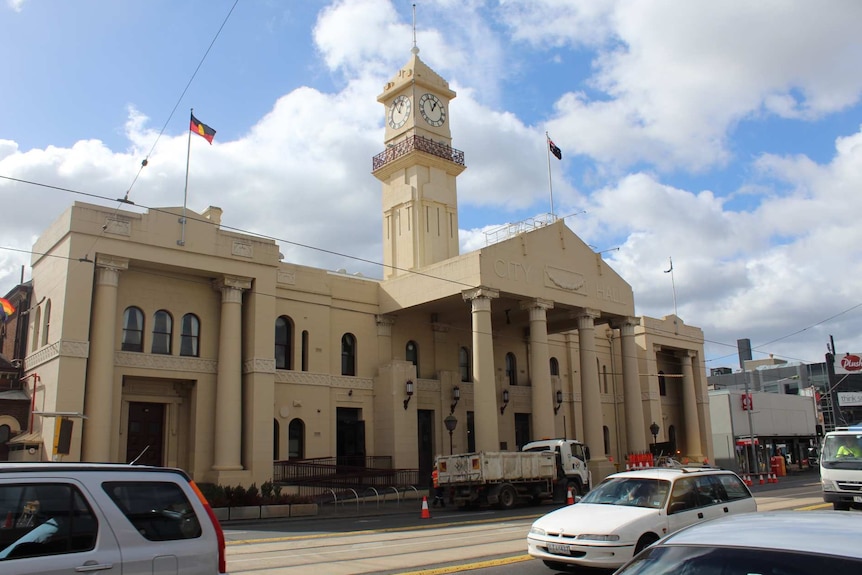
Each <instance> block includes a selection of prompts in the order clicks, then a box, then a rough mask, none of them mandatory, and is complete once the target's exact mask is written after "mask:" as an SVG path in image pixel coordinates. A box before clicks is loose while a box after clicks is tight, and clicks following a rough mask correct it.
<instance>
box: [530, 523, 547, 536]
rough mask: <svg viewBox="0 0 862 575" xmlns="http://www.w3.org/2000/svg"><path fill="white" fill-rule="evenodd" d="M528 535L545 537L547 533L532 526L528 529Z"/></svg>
mask: <svg viewBox="0 0 862 575" xmlns="http://www.w3.org/2000/svg"><path fill="white" fill-rule="evenodd" d="M530 535H547V533H545V530H544V529H542V528H541V527H536V526H535V525H533V526H532V527H530Z"/></svg>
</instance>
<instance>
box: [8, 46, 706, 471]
mask: <svg viewBox="0 0 862 575" xmlns="http://www.w3.org/2000/svg"><path fill="white" fill-rule="evenodd" d="M453 98H455V92H454V91H452V90H451V89H450V88H449V84H448V82H447V81H446V80H444V79H443V78H441V77H440V76H439V75H438V74H436V73H435V72H434V71H433V70H431V69H430V68H429V67H428V66H427V65H426V64H424V63H423V62H422V60H421V59H420V58H419V54H418V49H417V48H415V47H414V48H413V51H412V54H411V56H410V58H409V60H408V61H407V63H406V64H405V65H404V66H403V67H402V68H401V69H400V70H398V71H397V73H396V74H395V75H394V76H393V77H392V79H391V81H389V82H388V83H387V84H386V85H385V86H384V87H383V91H382V93H381V94H380V95H379V96H378V98H377V99H378V101H379V102H380V103H381V104H382V107H383V112H384V114H385V125H386V126H385V135H384V142H383V144H384V151H383V152H381V153H380V154H378V155H377V156H375V157H374V158H373V160H372V174H373V176H374V177H376V178H377V179H378V180H380V182H381V184H382V223H383V226H382V230H381V232H382V237H383V254H382V262H383V264H384V268H383V269H384V272H383V278H382V279H369V278H365V277H359V276H354V275H348V274H346V273H340V272H333V271H328V270H325V269H318V268H313V267H307V266H301V265H296V264H291V263H289V262H283V261H281V256H280V253H279V247H278V245H277V243H276V242H274V241H272V240H269V239H263V238H260V237H256V236H253V235H247V234H243V233H237V232H235V231H231V230H226V229H222V227H221V226H220V224H221V219H222V211H221V210H220V209H219V208H217V207H210V208H208V209H206V210H204V211H203V213H200V214H196V213H192V212H189V211H188V210H183V209H182V208H178V207H177V208H162V209H150V210H148V211H147V212H146V213H135V212H132V211H126V210H117V209H113V208H108V207H101V206H96V205H90V204H85V203H77V202H76V203H75V204H73V205H72V206H71V207H70V208H69V209H68V210H67V211H66V212H65V213H64V214H63V215H62V216H61V217H60V218H59V219H58V220H57V221H55V222H54V223H53V224H52V225H51V226H50V227H49V228H48V229H47V230H45V232H44V233H43V234H42V235H41V236H40V238H39V239H38V240H37V242H36V244H35V246H34V250H33V252H34V256H33V259H32V282H31V287H32V301H33V302H38V303H36V304H34V309H30V310H28V313H27V316H26V318H21V319H22V320H25V321H26V322H27V338H28V339H27V344H26V357H24V358H23V364H22V367H21V369H22V377H25V378H30V380H29V381H37V385H35V386H33V387H32V389H35V394H36V397H35V399H34V401H33V405H34V413H35V417H34V418H33V424H32V426H33V428H32V429H25V428H24V426H23V425H20V424H19V425H18V428H17V429H13V430H12V431H13V432H20V434H21V437H24V436H26V437H27V440H26V444H27V446H28V449H26V450H24V449H19V450H15V449H14V446H15V441H16V438H15V437H13V438H12V439H11V441H10V455H9V457H10V459H41V460H51V459H62V460H65V461H113V462H129V461H133V460H135V461H137V462H138V463H148V464H156V465H169V466H176V467H181V468H183V469H185V470H187V471H188V472H189V473H190V474H191V475H192V477H193V478H194V479H195V480H197V481H207V482H214V483H221V484H238V483H243V484H250V483H252V482H256V483H258V484H260V483H262V482H263V481H266V480H268V479H270V478H271V477H272V474H273V462H274V461H281V460H291V459H305V458H318V457H336V458H351V457H355V456H359V457H367V456H385V457H389V458H391V461H392V465H393V467H395V468H403V469H419V470H420V472H421V473H424V472H426V471H427V472H429V473H430V467H431V465H432V463H433V458H434V456H435V455H437V454H441V453H448V451H449V449H450V438H451V442H452V443H451V449H454V451H455V452H465V451H488V450H516V449H518V448H519V447H520V446H521V445H523V444H525V443H527V442H528V441H531V440H535V439H542V438H551V437H569V438H571V437H574V438H577V439H580V440H582V441H584V442H585V443H586V444H587V445H588V446H589V447H590V451H591V455H592V459H591V462H590V468H591V470H592V473H593V479H594V481H595V480H598V479H600V478H601V477H604V476H605V475H607V474H609V473H611V472H613V471H616V470H618V469H620V466H623V467H624V465H625V456H626V454H627V453H630V452H645V451H648V450H649V449H650V445H651V444H652V443H654V442H656V441H658V442H664V443H666V444H667V445H671V446H673V448H674V449H675V450H678V451H679V455H680V456H681V457H688V458H690V459H691V460H696V461H701V460H703V459H709V460H710V461H711V460H712V445H711V442H712V439H711V438H712V433H711V429H710V420H709V399H708V395H707V388H706V373H705V371H704V368H703V333H702V331H701V330H700V329H699V328H696V327H693V326H688V325H686V324H685V323H683V321H682V320H681V319H680V318H678V317H676V316H674V315H671V316H667V317H665V318H663V319H655V318H649V317H637V316H635V303H634V294H633V292H632V288H631V286H630V285H629V284H627V283H626V282H625V280H624V279H623V278H622V277H620V276H619V275H618V274H617V273H616V272H615V271H614V270H613V269H611V267H610V266H608V265H607V264H606V263H605V262H604V261H603V259H602V257H601V255H600V254H597V253H595V252H594V251H593V249H591V248H590V246H588V245H587V244H586V243H584V242H583V241H582V240H581V239H580V238H579V237H578V236H577V235H575V233H574V232H573V231H572V230H571V229H570V228H569V227H567V226H566V225H565V222H564V221H563V220H561V219H556V218H554V217H553V216H549V217H547V218H546V219H544V220H541V221H538V220H537V221H533V222H532V225H530V226H510V227H509V233H507V234H505V235H504V236H503V237H501V238H499V239H498V241H496V242H495V243H489V244H488V245H486V246H485V247H483V248H481V249H479V250H476V251H474V252H470V253H465V254H461V253H459V238H458V229H459V228H458V201H457V200H458V198H457V179H458V176H459V174H461V173H462V172H463V171H464V169H465V167H466V161H465V157H464V154H463V153H462V152H460V151H459V150H457V149H455V148H453V147H452V143H453V142H452V133H451V132H450V128H449V125H450V124H449V119H450V117H449V104H450V102H451V100H452V99H453ZM357 177H367V176H363V175H358V176H357ZM182 218H184V223H183V224H182V225H183V226H184V229H183V231H182V241H178V240H177V237H178V234H177V230H178V220H179V219H182ZM29 389H31V387H28V390H29ZM28 393H29V391H28ZM447 416H451V418H454V421H455V422H456V423H455V427H454V429H453V430H452V434H451V436H450V434H449V431H448V430H447V429H446V427H445V425H444V420H445V418H446V417H447ZM3 417H4V416H3V415H2V414H0V423H2V418H3ZM68 422H71V424H69V423H68ZM451 422H452V419H450V424H451ZM19 423H20V422H19ZM652 424H655V426H653V430H655V429H656V428H657V431H655V433H654V432H653V431H651V426H652ZM60 425H63V426H64V429H63V430H62V431H63V433H62V434H61V433H59V432H60V431H61V430H60V428H59V426H60ZM25 432H26V433H25ZM61 436H62V438H61ZM58 438H61V439H62V441H58Z"/></svg>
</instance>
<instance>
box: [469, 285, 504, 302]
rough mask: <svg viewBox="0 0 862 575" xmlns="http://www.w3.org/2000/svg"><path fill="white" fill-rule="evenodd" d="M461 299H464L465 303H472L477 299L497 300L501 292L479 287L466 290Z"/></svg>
mask: <svg viewBox="0 0 862 575" xmlns="http://www.w3.org/2000/svg"><path fill="white" fill-rule="evenodd" d="M461 297H463V298H464V301H472V300H476V299H488V300H491V299H496V298H498V297H500V290H495V289H493V288H489V287H484V286H479V287H475V288H471V289H466V290H464V291H462V292H461Z"/></svg>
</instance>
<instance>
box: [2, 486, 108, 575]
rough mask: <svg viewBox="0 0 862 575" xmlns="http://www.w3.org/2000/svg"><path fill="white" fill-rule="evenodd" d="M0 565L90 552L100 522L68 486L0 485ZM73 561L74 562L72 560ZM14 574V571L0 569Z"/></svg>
mask: <svg viewBox="0 0 862 575" xmlns="http://www.w3.org/2000/svg"><path fill="white" fill-rule="evenodd" d="M0 509H2V510H3V513H4V517H2V518H0V521H3V523H2V524H0V562H3V561H9V560H14V559H20V558H23V557H41V556H45V555H57V554H62V553H79V552H81V551H90V550H92V549H93V548H95V546H96V539H97V535H98V531H99V525H98V521H97V520H96V517H95V516H94V514H93V511H92V509H90V507H89V505H88V504H87V502H86V500H85V499H84V496H83V495H82V494H81V492H80V491H78V488H77V487H75V486H73V485H69V484H65V483H31V484H22V483H18V484H4V485H0ZM70 561H71V560H70ZM0 571H2V572H3V573H13V572H14V571H15V569H14V567H0Z"/></svg>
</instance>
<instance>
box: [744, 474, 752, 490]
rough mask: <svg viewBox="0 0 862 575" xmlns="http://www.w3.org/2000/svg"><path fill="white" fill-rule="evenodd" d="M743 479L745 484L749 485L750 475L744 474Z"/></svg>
mask: <svg viewBox="0 0 862 575" xmlns="http://www.w3.org/2000/svg"><path fill="white" fill-rule="evenodd" d="M743 481H744V482H745V484H746V485H748V486H749V487H751V476H750V475H746V476H745V477H744V478H743Z"/></svg>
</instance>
